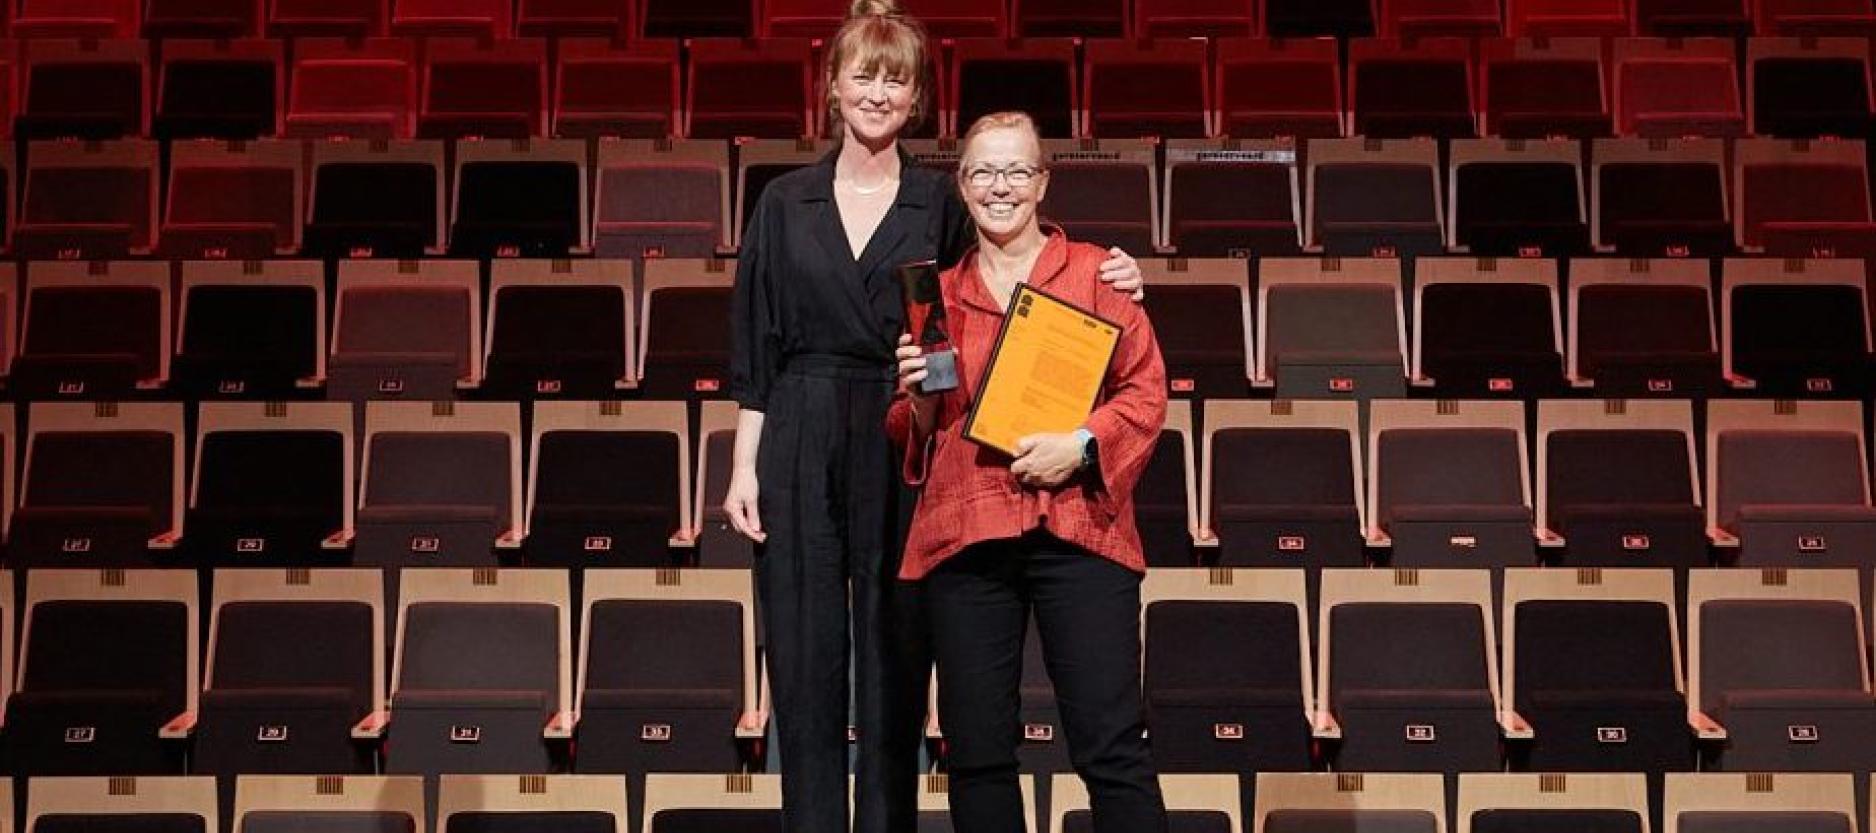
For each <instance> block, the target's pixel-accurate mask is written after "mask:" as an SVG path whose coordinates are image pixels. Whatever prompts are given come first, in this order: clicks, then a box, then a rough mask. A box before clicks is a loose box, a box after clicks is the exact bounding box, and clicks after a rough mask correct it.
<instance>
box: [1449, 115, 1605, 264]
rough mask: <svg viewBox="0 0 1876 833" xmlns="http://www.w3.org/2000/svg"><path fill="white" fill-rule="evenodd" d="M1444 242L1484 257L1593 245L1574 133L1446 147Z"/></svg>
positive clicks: (1564, 253) (1585, 250)
mask: <svg viewBox="0 0 1876 833" xmlns="http://www.w3.org/2000/svg"><path fill="white" fill-rule="evenodd" d="M1448 158H1449V159H1450V161H1449V163H1448V164H1449V167H1448V169H1447V170H1448V173H1447V182H1449V183H1450V188H1451V192H1452V194H1453V199H1452V202H1451V204H1449V205H1447V206H1446V211H1447V221H1446V229H1447V234H1448V235H1449V236H1450V238H1451V239H1450V240H1449V241H1448V245H1449V246H1451V247H1452V248H1453V249H1454V251H1461V252H1469V253H1471V254H1474V255H1480V256H1483V257H1548V258H1565V257H1580V256H1583V255H1587V254H1589V252H1590V245H1589V206H1588V205H1586V204H1585V200H1584V197H1585V195H1586V194H1587V193H1588V189H1586V188H1585V187H1584V186H1583V146H1582V144H1581V143H1580V142H1577V141H1573V140H1564V139H1559V140H1551V141H1527V140H1523V139H1459V140H1455V141H1454V142H1453V143H1452V147H1451V150H1450V151H1449V157H1448Z"/></svg>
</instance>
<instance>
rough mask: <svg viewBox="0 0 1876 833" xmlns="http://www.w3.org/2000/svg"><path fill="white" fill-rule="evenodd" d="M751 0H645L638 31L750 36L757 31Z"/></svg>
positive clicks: (651, 34) (658, 34) (647, 35)
mask: <svg viewBox="0 0 1876 833" xmlns="http://www.w3.org/2000/svg"><path fill="white" fill-rule="evenodd" d="M755 5H756V4H755V3H753V2H751V0H645V2H644V3H643V4H642V5H640V6H639V10H638V11H639V28H641V29H642V30H643V31H642V32H640V33H639V34H640V35H641V36H642V37H644V38H647V39H653V38H676V39H683V38H747V37H751V36H753V35H755V34H756V31H755V30H756V12H755V8H754V6H755Z"/></svg>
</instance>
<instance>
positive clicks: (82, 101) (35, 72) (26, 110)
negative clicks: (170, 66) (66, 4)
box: [14, 21, 150, 139]
mask: <svg viewBox="0 0 1876 833" xmlns="http://www.w3.org/2000/svg"><path fill="white" fill-rule="evenodd" d="M17 26H18V23H17V21H16V23H15V28H16V29H17ZM22 52H23V53H24V58H25V63H26V83H25V85H24V87H23V90H24V97H23V98H22V99H21V105H20V108H19V115H18V116H17V117H16V118H15V120H14V133H15V134H16V135H18V136H19V137H20V138H23V139H65V138H78V139H121V138H125V137H135V136H147V135H149V133H150V46H149V44H148V43H147V42H145V41H141V40H31V41H26V42H24V43H23V44H22Z"/></svg>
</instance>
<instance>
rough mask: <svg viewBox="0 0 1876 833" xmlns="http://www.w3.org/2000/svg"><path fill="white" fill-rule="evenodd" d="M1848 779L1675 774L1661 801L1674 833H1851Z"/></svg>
mask: <svg viewBox="0 0 1876 833" xmlns="http://www.w3.org/2000/svg"><path fill="white" fill-rule="evenodd" d="M1855 782H1856V777H1855V776H1853V775H1851V774H1849V773H1831V774H1815V775H1813V774H1797V773H1780V774H1770V773H1745V772H1740V773H1726V772H1702V773H1698V774H1696V773H1678V774H1675V775H1670V776H1668V782H1667V792H1666V795H1665V797H1664V798H1663V804H1664V811H1665V815H1666V816H1667V819H1668V822H1667V823H1668V824H1670V825H1673V827H1671V828H1669V829H1675V830H1679V831H1680V833H1772V831H1778V833H1855V831H1856V829H1857V820H1856V816H1857V810H1856V808H1857V805H1858V797H1857V794H1856V783H1855Z"/></svg>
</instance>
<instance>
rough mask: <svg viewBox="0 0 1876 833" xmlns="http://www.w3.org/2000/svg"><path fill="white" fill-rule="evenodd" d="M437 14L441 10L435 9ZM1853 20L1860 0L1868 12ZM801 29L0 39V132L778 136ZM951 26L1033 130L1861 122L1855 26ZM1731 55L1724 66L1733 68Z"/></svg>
mask: <svg viewBox="0 0 1876 833" xmlns="http://www.w3.org/2000/svg"><path fill="white" fill-rule="evenodd" d="M455 20H456V21H457V22H461V18H456V19H455ZM1873 20H1876V18H1873ZM821 49H822V43H821V41H819V40H818V39H810V38H805V37H793V38H768V39H762V40H741V39H722V38H702V39H697V40H692V41H684V42H681V43H680V42H678V41H642V42H635V43H630V44H621V43H618V42H615V41H611V40H607V39H604V38H565V39H561V40H551V41H550V40H547V39H543V38H512V39H499V40H486V39H484V40H477V39H474V38H463V37H430V38H404V37H395V38H368V39H341V38H329V37H326V38H321V37H308V38H300V39H296V40H290V41H283V40H268V39H239V40H232V41H211V40H168V41H161V42H151V41H143V40H134V39H113V40H67V39H48V40H25V41H12V40H7V41H0V89H4V90H5V91H6V92H7V93H8V94H7V95H5V96H4V101H0V120H3V121H4V124H3V125H0V134H6V135H9V136H10V135H14V134H17V135H18V136H19V137H21V138H69V137H78V138H88V139H106V138H120V137H125V136H154V137H157V138H166V139H169V138H223V139H249V140H251V139H255V138H263V137H276V136H284V137H297V138H326V137H329V136H348V137H353V138H371V139H391V138H404V139H408V138H412V137H418V138H438V139H455V138H465V137H475V136H480V137H486V138H527V137H530V136H532V137H548V136H552V137H561V138H592V137H598V136H615V137H637V138H664V137H687V138H699V139H701V138H715V139H728V138H737V137H759V138H772V139H790V140H793V139H801V138H804V137H812V136H818V135H822V134H823V133H824V132H826V131H827V130H828V129H829V125H828V124H826V119H827V114H826V113H825V112H824V111H825V108H824V107H823V106H821V105H820V104H819V102H820V99H821V97H820V95H819V94H818V92H817V90H818V88H819V86H820V84H821V80H820V69H819V67H820V63H819V62H820V56H819V54H818V53H819V52H820V50H821ZM1346 51H1347V54H1346V56H1344V55H1343V54H1342V49H1341V47H1340V45H1339V44H1338V42H1336V41H1335V40H1332V39H1294V40H1265V39H1252V38H1225V39H1221V40H1218V41H1215V42H1214V41H1205V40H1191V39H1173V38H1168V39H1161V40H1144V41H1136V40H1118V39H1094V40H1087V41H1081V40H1079V39H1071V38H1028V39H1023V40H1003V39H998V38H973V39H962V40H957V41H947V42H945V45H944V48H943V49H942V50H940V54H939V55H938V56H937V58H936V59H935V64H936V65H935V66H934V68H933V70H934V71H933V78H932V81H933V84H934V87H935V89H934V90H933V91H932V92H933V96H932V97H931V118H929V119H926V120H924V123H922V124H921V125H917V126H915V129H914V135H921V136H939V135H944V136H957V135H959V134H961V133H962V131H963V130H964V129H966V128H968V127H969V126H970V124H971V122H972V121H974V120H975V119H976V118H977V117H978V116H980V115H983V114H985V113H989V112H994V111H998V110H1011V109H1014V110H1024V111H1027V112H1029V113H1031V114H1032V115H1033V116H1035V118H1036V119H1037V123H1038V127H1039V129H1040V130H1041V132H1042V135H1044V136H1047V137H1052V138H1064V139H1066V138H1071V137H1073V138H1103V139H1135V138H1140V137H1143V136H1152V137H1160V138H1167V139H1171V138H1205V137H1215V136H1230V137H1234V138H1239V139H1258V138H1275V137H1282V136H1290V137H1297V138H1335V137H1347V136H1363V137H1369V138H1413V137H1418V136H1433V137H1437V138H1443V139H1454V138H1473V137H1482V136H1492V137H1503V138H1513V139H1539V138H1546V137H1551V136H1569V137H1573V138H1578V139H1593V138H1606V137H1611V136H1626V137H1636V136H1639V137H1644V138H1681V137H1684V136H1690V135H1695V136H1711V137H1737V136H1744V135H1754V134H1756V135H1763V136H1776V137H1781V138H1815V137H1818V136H1826V135H1833V136H1841V137H1846V138H1851V137H1856V138H1860V137H1865V136H1866V135H1867V134H1868V133H1869V125H1870V120H1871V104H1870V88H1871V85H1870V45H1869V42H1868V41H1867V40H1865V39H1861V38H1858V37H1824V38H1818V37H1761V38H1752V39H1750V40H1748V41H1746V42H1745V47H1744V52H1743V55H1744V59H1743V60H1744V63H1743V64H1742V63H1741V62H1740V61H1741V59H1740V57H1739V55H1740V52H1739V51H1738V45H1737V44H1736V43H1735V42H1734V41H1733V40H1731V39H1726V38H1690V39H1680V38H1672V39H1668V38H1614V39H1598V38H1593V37H1590V38H1583V37H1562V38H1555V39H1550V38H1525V39H1497V38H1493V39H1476V40H1475V39H1469V38H1458V37H1434V38H1414V39H1400V38H1377V39H1367V38H1364V39H1358V40H1355V41H1352V42H1350V43H1349V44H1348V46H1347V50H1346ZM1742 70H1743V72H1742Z"/></svg>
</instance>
